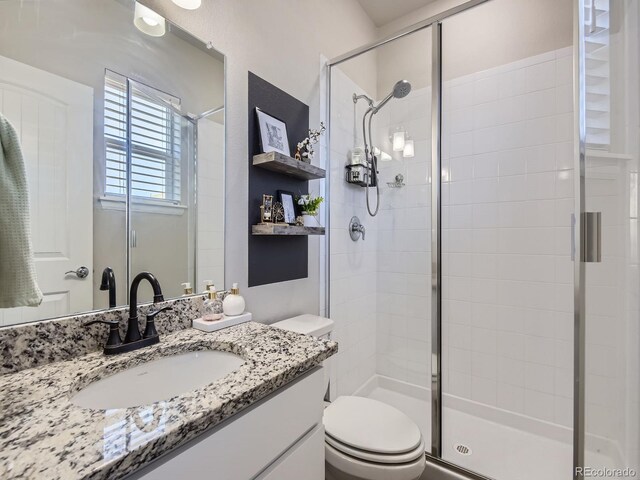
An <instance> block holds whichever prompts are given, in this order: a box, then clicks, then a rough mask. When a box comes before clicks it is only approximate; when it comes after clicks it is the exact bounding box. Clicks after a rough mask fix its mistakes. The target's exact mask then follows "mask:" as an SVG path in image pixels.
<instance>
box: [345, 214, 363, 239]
mask: <svg viewBox="0 0 640 480" xmlns="http://www.w3.org/2000/svg"><path fill="white" fill-rule="evenodd" d="M365 232H366V229H365V228H364V225H362V224H361V223H360V219H359V218H358V217H351V221H350V222H349V235H350V236H351V240H353V241H354V242H357V241H358V240H359V239H360V236H361V235H362V240H364V235H365Z"/></svg>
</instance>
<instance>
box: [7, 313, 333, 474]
mask: <svg viewBox="0 0 640 480" xmlns="http://www.w3.org/2000/svg"><path fill="white" fill-rule="evenodd" d="M210 349H215V350H221V351H227V352H232V353H235V354H237V355H240V356H241V357H242V358H243V359H244V360H245V363H244V364H243V365H242V366H241V367H240V368H239V369H238V370H236V371H234V372H232V373H230V374H229V375H227V376H226V377H223V378H222V379H220V380H218V381H216V382H215V383H212V384H210V385H207V386H206V387H203V388H200V389H197V390H194V391H191V392H187V393H184V394H181V395H178V396H176V397H173V398H171V399H169V400H164V401H160V402H156V403H153V404H151V405H148V406H143V407H134V408H122V409H114V410H91V409H85V408H82V407H78V406H75V405H73V404H72V403H71V402H70V400H69V399H70V397H71V396H72V395H73V394H74V393H76V392H77V391H79V390H80V389H82V388H83V387H84V386H86V385H88V384H89V383H91V382H92V381H94V380H97V379H99V378H104V377H106V376H108V375H110V374H112V373H116V372H118V371H121V370H125V369H127V368H130V367H132V366H135V365H138V364H141V363H145V362H148V361H151V360H155V359H157V358H161V357H163V356H169V355H175V354H179V353H185V352H189V351H197V350H210ZM337 349H338V346H337V344H336V343H335V342H330V341H325V340H316V339H314V338H311V337H308V336H305V335H299V334H297V333H293V332H288V331H284V330H281V329H278V328H274V327H269V326H267V325H263V324H259V323H254V322H249V323H244V324H241V325H238V326H235V327H230V328H227V329H224V330H220V331H217V332H212V333H204V332H200V331H198V330H194V329H187V330H182V331H179V332H176V333H172V334H169V335H165V336H163V337H162V338H161V342H160V344H158V345H154V346H152V347H147V348H143V349H140V350H137V351H135V352H131V353H124V354H120V355H115V356H112V357H107V356H105V355H103V354H102V353H101V352H100V353H91V354H88V355H85V356H82V357H78V358H76V359H73V360H68V361H63V362H57V363H51V364H49V365H45V366H42V367H38V368H31V369H28V370H23V371H21V372H17V373H11V374H7V375H3V376H0V478H2V479H3V480H10V479H29V480H37V479H47V480H57V479H60V480H73V479H88V478H91V479H110V480H111V479H116V478H121V477H123V476H125V475H126V474H128V473H131V472H133V471H135V470H137V469H138V468H140V467H142V466H144V465H146V464H147V463H149V462H150V461H152V460H154V459H155V458H157V457H159V456H161V455H162V454H164V453H167V452H168V451H170V450H172V449H174V448H175V447H177V446H179V445H182V444H184V443H185V442H187V441H189V440H192V439H194V438H196V437H197V436H198V435H200V434H202V433H203V432H204V431H205V430H207V429H209V428H211V427H212V426H214V425H216V424H218V423H220V422H222V421H223V420H226V419H227V418H229V417H231V416H232V415H234V414H235V413H237V412H239V411H241V410H242V409H244V408H246V407H248V406H249V405H251V404H253V403H254V402H256V401H257V400H259V399H261V398H263V397H265V396H266V395H268V394H270V393H272V392H274V391H275V390H277V389H279V388H280V387H282V386H283V385H285V384H287V383H288V382H290V381H291V380H293V379H295V378H296V377H297V376H299V375H301V374H302V373H304V372H305V371H307V370H309V369H311V368H312V367H313V366H315V365H318V364H320V363H321V362H322V361H323V360H325V359H327V358H328V357H330V356H331V355H333V354H334V353H335V352H337Z"/></svg>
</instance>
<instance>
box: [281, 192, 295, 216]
mask: <svg viewBox="0 0 640 480" xmlns="http://www.w3.org/2000/svg"><path fill="white" fill-rule="evenodd" d="M278 201H279V202H280V203H281V204H282V207H283V208H284V223H289V224H294V223H296V203H295V199H294V195H293V193H292V192H287V191H286V190H278Z"/></svg>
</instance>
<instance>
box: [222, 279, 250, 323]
mask: <svg viewBox="0 0 640 480" xmlns="http://www.w3.org/2000/svg"><path fill="white" fill-rule="evenodd" d="M222 307H223V311H224V314H225V315H227V316H230V317H233V316H235V315H241V314H242V313H243V312H244V307H245V303H244V298H242V296H241V295H240V289H239V288H238V284H237V283H234V284H233V287H232V288H231V293H229V295H227V296H226V297H225V299H224V302H222Z"/></svg>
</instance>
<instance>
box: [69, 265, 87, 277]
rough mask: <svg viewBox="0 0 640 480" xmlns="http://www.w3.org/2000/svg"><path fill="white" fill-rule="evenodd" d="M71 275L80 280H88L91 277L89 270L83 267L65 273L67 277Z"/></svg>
mask: <svg viewBox="0 0 640 480" xmlns="http://www.w3.org/2000/svg"><path fill="white" fill-rule="evenodd" d="M71 274H74V275H75V276H77V277H78V278H87V277H88V276H89V269H88V268H87V267H85V266H82V267H78V269H77V270H69V271H68V272H65V275H71Z"/></svg>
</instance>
